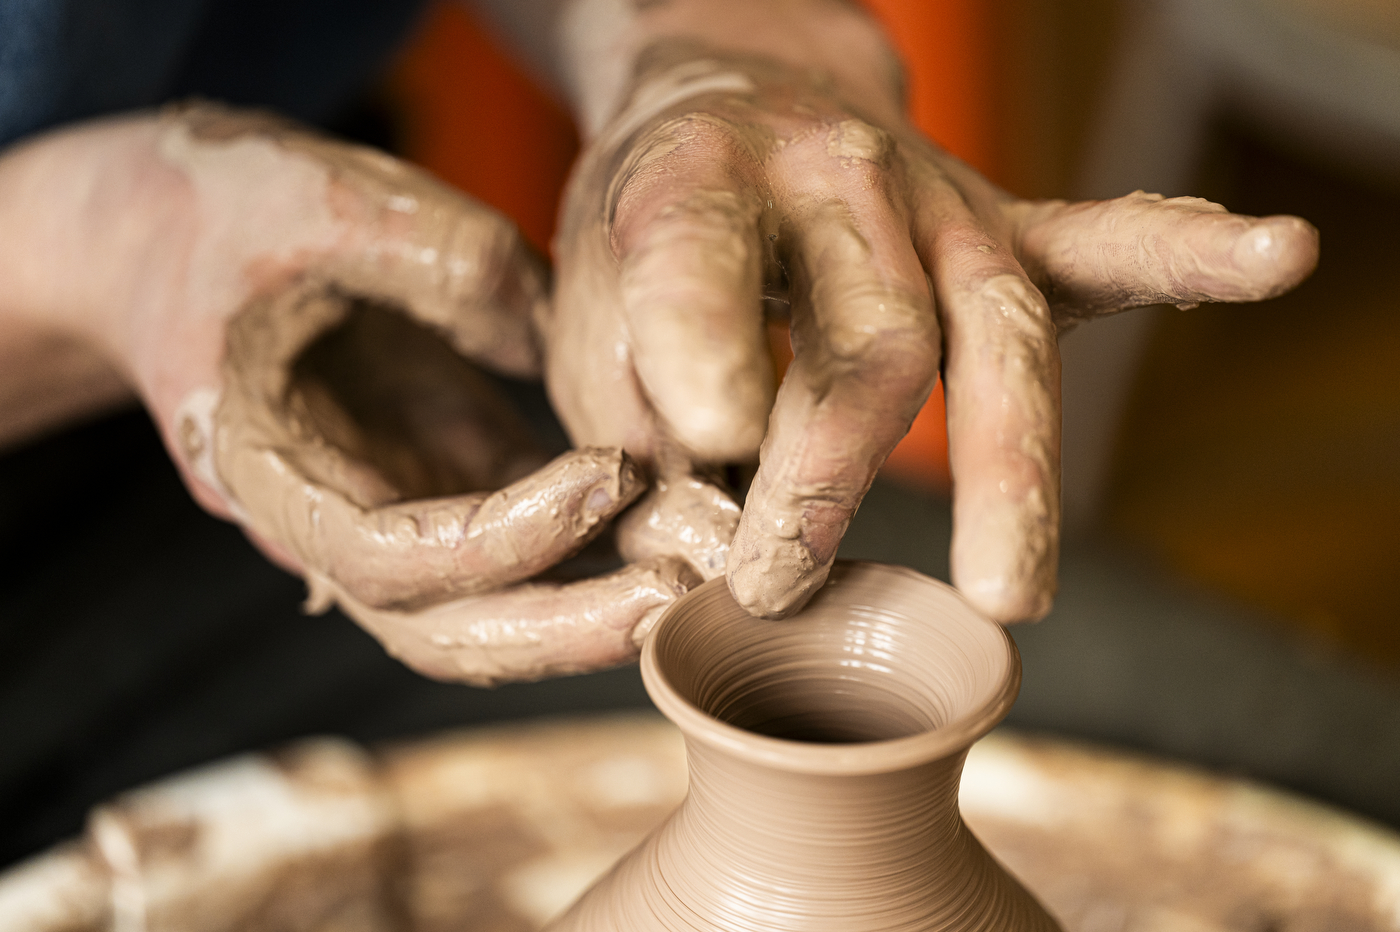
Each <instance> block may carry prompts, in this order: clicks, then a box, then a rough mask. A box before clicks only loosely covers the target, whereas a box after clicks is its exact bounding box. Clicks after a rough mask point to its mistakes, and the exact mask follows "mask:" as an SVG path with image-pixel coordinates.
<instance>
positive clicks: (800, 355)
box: [547, 2, 1317, 622]
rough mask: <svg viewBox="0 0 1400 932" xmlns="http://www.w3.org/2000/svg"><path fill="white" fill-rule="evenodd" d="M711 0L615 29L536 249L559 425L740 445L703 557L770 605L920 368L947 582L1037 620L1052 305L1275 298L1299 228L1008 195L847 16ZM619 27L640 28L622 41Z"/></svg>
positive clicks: (1150, 202)
mask: <svg viewBox="0 0 1400 932" xmlns="http://www.w3.org/2000/svg"><path fill="white" fill-rule="evenodd" d="M720 5H721V6H723V7H724V9H723V10H719V9H716V8H715V7H714V6H713V5H707V4H700V5H694V4H686V3H684V2H677V3H673V4H670V5H657V6H658V7H659V8H664V9H662V10H661V11H660V12H657V13H655V14H654V15H653V14H650V13H639V14H637V20H636V22H635V23H634V24H633V27H632V28H633V32H632V36H633V38H632V39H628V40H619V41H620V47H622V48H629V47H631V48H638V49H640V50H639V51H638V52H637V54H636V55H635V59H634V60H635V61H636V62H637V66H636V68H637V70H636V72H635V76H634V77H632V78H631V79H630V81H624V82H621V83H620V84H619V85H618V86H619V88H620V89H619V90H618V91H617V93H616V95H615V100H616V103H615V105H614V106H613V107H612V109H611V110H610V111H609V110H607V108H602V110H601V112H603V113H604V114H606V116H604V117H603V118H600V119H597V120H595V121H594V126H595V132H596V134H595V135H594V136H593V138H592V140H591V142H590V144H589V146H588V148H587V150H586V152H585V155H584V158H583V161H582V163H581V165H580V166H579V168H578V169H577V170H576V174H575V177H574V179H573V181H572V183H571V187H570V189H569V192H568V195H567V196H568V201H567V204H566V210H565V213H564V225H563V228H562V233H561V237H560V240H559V241H558V243H557V244H556V251H557V255H558V275H559V284H558V289H557V298H556V314H557V317H556V319H555V320H554V321H553V326H552V329H551V330H549V331H548V332H549V334H550V341H549V347H550V356H549V361H548V374H547V378H548V379H549V381H550V384H551V390H552V396H553V398H554V399H555V402H556V405H557V406H558V407H559V409H560V411H561V413H562V415H563V417H564V419H565V423H566V424H567V425H568V426H569V428H570V430H571V431H572V432H573V434H574V437H575V439H576V440H577V441H578V442H585V443H606V444H618V445H623V446H625V447H626V448H627V449H628V450H629V451H632V452H635V453H636V454H637V455H639V456H640V457H642V458H643V459H646V458H648V457H650V456H652V455H653V454H654V453H655V451H657V450H658V449H662V450H664V449H665V448H666V446H667V444H669V443H675V444H678V445H680V447H682V448H683V449H684V450H685V451H686V454H687V455H688V457H689V458H690V459H692V460H695V461H700V462H714V461H727V460H744V459H747V458H750V457H752V456H754V454H755V453H758V452H759V444H760V440H762V451H761V453H762V456H761V465H760V467H759V470H758V473H757V476H756V478H755V479H754V481H753V485H752V488H751V489H750V491H749V494H748V498H747V501H746V503H745V507H744V512H743V516H742V520H741V521H740V523H739V526H738V532H737V536H736V537H735V538H734V540H733V544H732V548H731V550H730V552H729V553H728V557H727V560H728V563H727V571H728V575H729V581H730V586H731V588H732V590H733V592H734V594H735V596H736V597H737V598H738V600H739V601H740V602H741V603H742V604H743V605H744V606H745V607H746V608H748V609H749V610H750V611H751V612H753V613H755V614H759V615H763V616H768V617H783V616H785V615H788V614H790V613H791V612H793V611H795V610H796V609H797V608H799V607H800V606H801V605H802V604H803V603H804V602H805V601H806V599H807V598H808V596H809V595H810V594H811V593H812V591H813V590H814V589H815V588H816V587H817V586H819V585H820V584H821V583H822V581H823V580H824V579H825V578H826V574H827V572H828V570H829V568H830V566H831V562H832V560H833V558H834V557H835V554H836V549H837V544H838V543H839V541H840V539H841V536H842V534H843V533H844V532H845V529H846V527H847V524H848V522H849V520H850V517H851V515H852V514H853V513H854V511H855V509H856V507H857V505H858V504H859V503H860V500H861V498H862V497H863V496H864V494H865V492H866V490H867V489H868V488H869V486H870V483H871V481H872V479H873V477H874V475H875V472H876V470H877V469H878V468H879V467H880V465H881V464H882V463H883V462H884V460H885V458H886V456H887V455H888V454H889V453H890V451H891V450H892V449H893V447H894V446H895V444H896V443H897V442H898V441H899V440H900V438H901V437H903V436H904V434H905V433H906V431H907V430H908V428H909V425H910V423H911V421H912V420H913V418H914V416H915V414H916V413H917V412H918V410H919V409H920V407H921V406H922V405H923V403H924V401H925V399H926V398H927V397H928V395H929V392H930V390H931V389H932V388H933V386H934V384H935V381H936V380H937V378H938V377H939V373H940V369H941V371H942V374H943V377H944V379H945V387H946V397H947V409H948V430H949V445H950V450H951V458H952V471H953V476H954V480H955V485H954V516H955V533H954V541H953V553H952V572H953V579H954V582H955V583H956V584H957V585H958V586H959V587H960V588H961V589H962V590H963V592H964V593H965V594H966V595H967V597H968V598H969V599H970V600H971V601H972V602H973V604H975V605H976V606H977V607H978V608H980V609H981V610H982V611H984V612H985V613H987V614H988V615H990V616H991V617H993V618H996V619H999V620H1001V621H1008V622H1010V621H1018V620H1025V619H1034V618H1038V617H1041V616H1043V615H1044V614H1045V613H1046V612H1047V611H1048V610H1049V607H1050V603H1051V598H1052V596H1053V593H1054V589H1055V574H1056V562H1057V552H1058V535H1059V517H1060V516H1059V423H1060V412H1059V357H1058V352H1057V347H1056V333H1057V329H1058V328H1061V327H1063V326H1065V325H1066V324H1068V323H1070V322H1073V321H1076V320H1080V319H1083V318H1088V317H1092V316H1095V315H1098V314H1104V313H1109V312H1112V311H1115V310H1118V309H1120V308H1123V307H1126V306H1131V305H1142V304H1150V303H1157V302H1173V303H1195V302H1200V301H1214V300H1257V299H1260V298H1264V297H1268V296H1270V295H1274V294H1278V293H1279V292H1281V291H1283V290H1286V289H1287V288H1289V287H1292V286H1293V285H1294V284H1296V283H1297V282H1298V281H1299V280H1301V279H1302V278H1303V277H1304V276H1305V275H1306V274H1307V273H1308V272H1309V271H1310V270H1311V268H1312V266H1313V264H1314V262H1315V258H1316V248H1317V245H1316V236H1315V232H1314V231H1313V230H1312V228H1311V227H1309V226H1308V225H1307V224H1305V223H1303V222H1302V221H1300V220H1297V219H1296V218H1289V217H1275V218H1268V219H1264V220H1257V219H1254V218H1249V217H1241V216H1234V215H1231V214H1228V213H1226V212H1225V211H1224V210H1223V208H1220V207H1218V206H1217V205H1213V204H1209V203H1206V202H1204V201H1200V200H1196V199H1176V200H1162V199H1161V198H1157V197H1154V196H1150V195H1145V194H1141V193H1138V194H1134V195H1130V196H1128V197H1125V198H1121V199H1119V200H1116V201H1108V202H1102V203H1090V204H1076V205H1069V204H1064V203H1058V202H1057V203H1031V202H1026V201H1021V200H1017V199H1015V198H1012V197H1010V196H1008V195H1006V194H1005V193H1003V192H1001V191H999V190H997V189H996V188H995V187H993V186H992V185H991V184H990V183H988V182H987V181H986V180H985V179H983V178H982V177H980V176H979V175H978V174H977V173H975V172H974V171H972V170H970V169H969V168H968V167H967V166H966V165H963V164H962V163H960V162H958V161H957V160H955V159H953V158H951V157H950V156H948V155H947V154H946V153H944V152H942V151H941V150H939V149H938V148H937V147H935V146H934V145H932V144H930V143H929V142H928V141H927V140H926V139H924V138H922V137H921V136H920V135H919V134H918V133H917V132H916V131H914V130H913V129H912V128H911V127H910V126H909V125H908V123H907V122H906V121H905V120H904V118H903V116H902V107H901V105H900V101H899V98H898V92H897V80H896V79H895V77H894V75H895V74H896V69H895V67H894V66H893V65H892V63H891V59H890V57H889V55H888V52H887V51H886V50H885V47H884V46H883V44H882V42H881V41H880V40H879V38H878V35H875V34H873V32H872V30H871V28H870V26H869V24H868V23H864V22H863V21H862V20H860V17H859V14H858V13H856V12H855V11H853V10H851V9H848V8H838V7H837V6H836V5H833V4H823V3H809V4H801V3H796V2H791V3H787V4H786V6H790V7H793V8H794V9H796V8H799V7H800V8H802V12H803V13H804V16H802V17H794V18H787V19H782V18H779V21H778V22H776V23H774V22H767V21H765V16H766V15H767V14H765V13H764V12H763V11H764V10H766V9H768V7H767V6H765V5H763V4H752V3H748V4H730V3H722V4H720ZM783 5H784V4H778V6H783ZM687 7H694V8H695V9H694V10H693V12H694V16H692V17H691V18H690V19H686V18H685V9H686V8H687ZM749 8H752V9H749ZM648 16H651V17H652V18H651V19H648ZM668 16H669V17H670V19H666V17H668ZM822 17H826V18H827V19H828V20H830V21H831V22H834V23H836V24H837V25H836V26H832V27H831V29H833V30H834V31H833V32H823V31H822V26H821V22H820V21H821V18H822ZM648 29H650V30H651V34H652V35H654V36H662V38H658V39H655V41H653V43H652V44H651V45H650V46H647V47H645V48H642V47H641V45H640V42H641V40H638V39H636V38H635V37H636V36H637V35H640V34H643V33H646V31H647V30H648ZM687 30H689V32H688V33H687ZM726 30H728V31H726ZM804 31H805V35H803V36H802V37H800V38H799V40H797V41H796V44H794V40H793V39H792V38H791V34H792V33H794V32H796V33H803V32H804ZM684 35H689V36H691V37H692V38H693V39H694V37H697V36H698V37H699V38H698V39H694V41H681V39H680V37H681V36H684ZM837 37H839V38H837ZM627 42H631V43H632V45H631V46H628V45H627ZM736 48H737V49H740V51H739V52H736V51H734V50H735V49H736ZM770 50H771V51H770ZM624 57H625V56H624ZM600 60H607V56H606V55H605V56H602V57H601V58H600ZM599 83H600V84H602V82H599ZM580 88H581V90H580V91H579V94H580V96H581V97H582V98H583V100H584V103H585V104H587V102H588V100H589V97H588V85H587V84H586V82H582V81H580ZM582 110H583V112H584V113H585V116H586V115H587V113H588V108H587V106H584V107H582ZM586 122H587V121H586ZM765 295H766V296H767V298H766V305H765V297H764V296H765ZM783 305H790V308H791V316H792V333H793V347H794V351H795V361H794V362H793V364H792V367H791V368H790V369H789V370H788V374H787V376H786V379H785V380H784V382H783V384H782V386H781V389H780V390H779V391H778V392H777V396H776V400H774V398H773V395H772V389H771V375H770V368H769V362H768V356H767V352H766V347H765V342H764V335H763V309H764V307H765V306H767V307H768V308H773V307H775V306H783ZM556 348H557V349H556ZM770 405H771V417H770ZM765 429H766V435H765Z"/></svg>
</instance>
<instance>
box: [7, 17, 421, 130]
mask: <svg viewBox="0 0 1400 932" xmlns="http://www.w3.org/2000/svg"><path fill="white" fill-rule="evenodd" d="M421 6H422V0H0V146H4V145H7V144H9V143H11V142H13V141H15V140H17V139H19V138H21V137H23V136H26V135H28V134H30V133H34V132H37V131H39V130H43V129H47V128H49V127H51V126H56V125H58V124H61V123H67V122H69V121H72V120H80V119H84V118H86V117H93V116H98V115H100V114H104V113H113V112H117V111H122V110H131V109H136V108H141V107H150V106H154V105H156V104H160V103H164V102H166V101H169V100H175V99H179V98H182V97H188V96H192V95H199V96H202V97H208V98H212V99H216V100H223V101H227V102H229V103H234V104H246V105H252V106H261V107H267V108H271V109H274V110H278V111H280V112H282V113H284V114H287V115H289V116H293V117H296V118H298V119H300V120H304V121H307V122H310V123H324V122H325V121H327V120H330V119H332V118H334V117H335V116H336V115H337V111H338V110H339V109H340V108H342V107H344V106H346V105H347V104H348V103H349V102H350V101H351V100H352V99H353V97H354V95H355V94H356V93H357V92H358V91H360V90H361V89H362V88H364V86H365V84H366V82H368V81H369V80H370V78H371V77H372V76H373V75H374V73H375V72H376V70H377V69H378V68H379V67H381V66H382V65H383V64H384V61H385V59H386V58H387V56H388V54H389V53H390V51H391V50H392V49H393V47H394V46H395V45H396V44H397V43H398V42H399V41H400V40H402V39H403V37H404V35H405V34H406V33H407V31H408V29H409V27H410V26H411V25H412V23H413V21H414V19H415V17H416V15H417V13H418V10H419V8H420V7H421Z"/></svg>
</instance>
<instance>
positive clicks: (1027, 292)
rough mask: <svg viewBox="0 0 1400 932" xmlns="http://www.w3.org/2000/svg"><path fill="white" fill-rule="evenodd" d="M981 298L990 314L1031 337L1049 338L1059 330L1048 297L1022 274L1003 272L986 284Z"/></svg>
mask: <svg viewBox="0 0 1400 932" xmlns="http://www.w3.org/2000/svg"><path fill="white" fill-rule="evenodd" d="M977 294H978V297H979V298H980V299H981V301H982V303H983V305H984V306H985V307H986V309H987V310H988V312H989V313H991V314H993V315H995V316H996V317H998V318H1000V319H1001V320H1002V321H1004V322H1005V323H1006V324H1007V325H1009V326H1011V327H1013V328H1014V329H1016V330H1018V331H1021V332H1022V333H1024V334H1025V335H1027V336H1036V337H1040V338H1049V337H1050V336H1052V335H1053V334H1054V332H1055V327H1054V323H1053V322H1052V320H1051V317H1050V306H1049V304H1048V303H1047V302H1046V300H1045V296H1044V295H1043V294H1041V293H1040V291H1039V289H1037V288H1036V287H1035V286H1034V285H1032V284H1031V283H1030V282H1029V281H1028V280H1027V279H1025V278H1023V277H1022V276H1020V275H1014V274H1011V273H1009V272H1003V273H1001V274H999V275H994V276H992V277H991V278H989V279H987V280H986V281H985V282H983V283H982V285H981V287H980V288H978V290H977Z"/></svg>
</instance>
